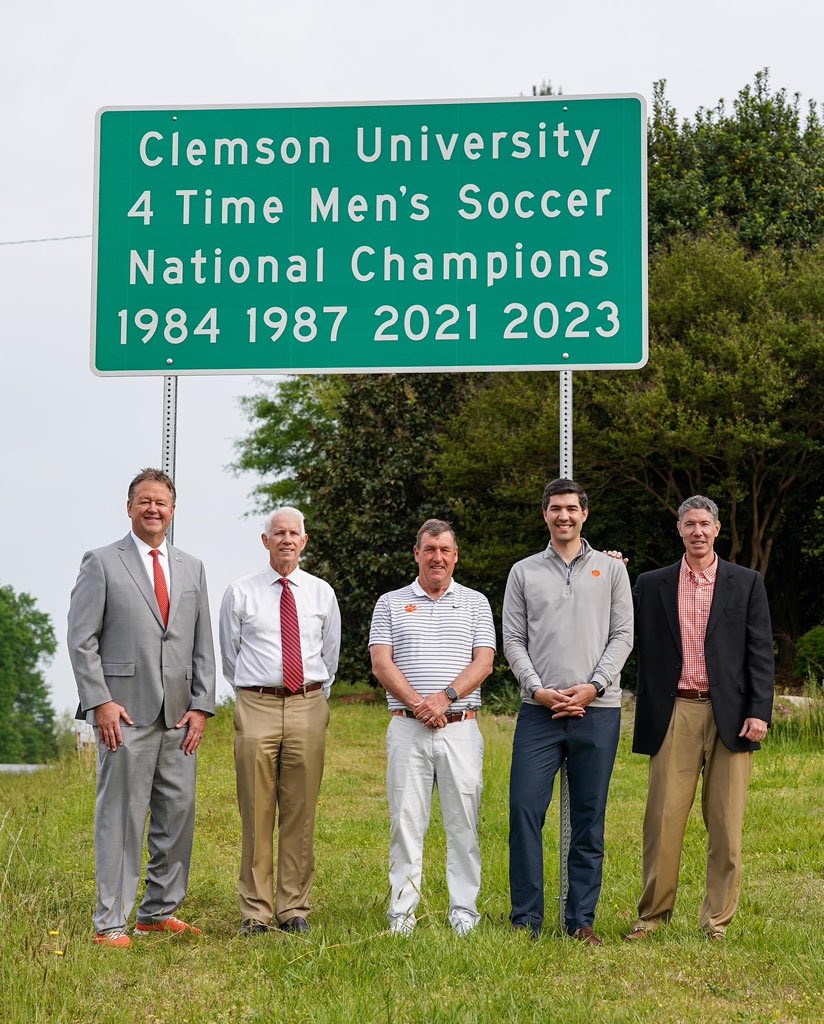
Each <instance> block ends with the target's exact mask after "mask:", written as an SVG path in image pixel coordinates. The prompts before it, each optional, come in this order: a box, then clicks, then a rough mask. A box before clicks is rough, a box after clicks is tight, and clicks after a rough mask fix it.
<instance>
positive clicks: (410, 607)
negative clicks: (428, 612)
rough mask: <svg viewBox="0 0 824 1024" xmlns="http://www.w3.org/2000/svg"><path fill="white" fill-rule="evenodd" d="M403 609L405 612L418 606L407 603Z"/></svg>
mask: <svg viewBox="0 0 824 1024" xmlns="http://www.w3.org/2000/svg"><path fill="white" fill-rule="evenodd" d="M403 610H404V611H405V612H416V611H417V610H418V606H417V605H416V604H408V605H405V606H404V609H403Z"/></svg>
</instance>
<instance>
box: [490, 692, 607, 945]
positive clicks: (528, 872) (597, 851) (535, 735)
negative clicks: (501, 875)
mask: <svg viewBox="0 0 824 1024" xmlns="http://www.w3.org/2000/svg"><path fill="white" fill-rule="evenodd" d="M620 728H621V709H620V708H591V707H590V708H587V710H586V714H585V715H584V717H583V718H557V719H553V718H552V712H551V711H550V710H549V708H545V707H543V705H540V704H521V710H520V712H519V714H518V722H517V725H516V727H515V741H514V743H513V747H512V771H511V773H510V776H509V889H510V894H511V897H512V913H511V914H510V920H511V922H512V923H513V924H514V925H524V926H527V927H529V928H532V930H533V931H536V932H537V931H538V929H539V928H540V927H541V925H542V924H543V920H544V847H543V836H542V831H543V827H544V821H545V820H546V812H547V809H548V807H549V803H550V800H551V799H552V785H553V782H554V781H555V776H556V774H557V772H558V769H559V768H560V767H561V764H562V762H563V760H564V758H566V759H567V774H568V778H569V807H570V821H571V826H572V831H571V837H570V846H569V859H568V861H567V866H568V871H569V894H568V897H567V902H566V917H565V924H566V929H567V932H568V933H569V934H570V935H571V934H572V933H573V932H575V931H576V930H577V929H578V928H581V927H584V926H585V925H591V924H592V922H593V920H594V919H595V907H596V904H597V903H598V897H599V896H600V894H601V878H602V869H603V861H604V815H605V812H606V806H607V793H608V791H609V780H610V776H611V775H612V768H613V765H614V764H615V753H616V751H617V749H618V735H619V732H620Z"/></svg>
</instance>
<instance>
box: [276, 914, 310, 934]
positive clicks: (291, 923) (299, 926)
mask: <svg viewBox="0 0 824 1024" xmlns="http://www.w3.org/2000/svg"><path fill="white" fill-rule="evenodd" d="M280 930H281V931H282V932H308V931H309V922H308V921H307V920H306V918H305V917H290V918H289V920H288V921H283V922H282V924H281V926H280Z"/></svg>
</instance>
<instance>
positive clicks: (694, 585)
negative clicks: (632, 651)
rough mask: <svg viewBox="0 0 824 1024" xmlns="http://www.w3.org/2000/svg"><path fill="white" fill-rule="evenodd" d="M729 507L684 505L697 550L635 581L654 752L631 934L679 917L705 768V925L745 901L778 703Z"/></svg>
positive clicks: (639, 735)
mask: <svg viewBox="0 0 824 1024" xmlns="http://www.w3.org/2000/svg"><path fill="white" fill-rule="evenodd" d="M720 528H721V524H720V522H719V520H718V506H717V505H716V504H715V502H714V501H711V500H710V499H709V498H705V497H703V496H702V495H696V496H695V497H692V498H688V499H687V500H686V501H685V502H684V503H683V504H682V505H681V507H680V508H679V509H678V533H679V534H680V536H681V539H682V540H683V542H684V548H685V553H684V555H683V557H682V558H681V560H680V561H679V562H676V563H675V564H674V565H669V566H667V567H666V568H664V569H656V570H655V571H654V572H645V573H642V574H641V575H640V576H639V577H638V580H637V581H636V584H635V587H634V588H633V599H634V602H635V628H636V636H637V640H636V647H637V650H638V656H639V668H638V693H637V703H636V712H635V735H634V740H633V746H632V749H633V750H634V751H635V752H636V753H638V754H649V755H650V765H649V790H648V794H647V809H646V814H645V816H644V855H643V892H642V894H641V900H640V903H639V905H638V920H637V921H636V922H635V925H634V927H633V930H632V931H631V932H630V933H629V934H628V935H627V936H626V939H627V941H635V940H638V939H643V938H645V937H647V936H649V935H650V934H651V933H652V932H654V931H655V930H656V929H657V928H659V927H660V926H661V925H664V924H666V923H667V922H668V921H669V919H670V917H671V916H672V911H673V907H674V906H675V894H676V890H677V888H678V869H679V865H680V860H681V848H682V845H683V841H684V830H685V828H686V823H687V817H688V815H689V812H690V808H691V807H692V804H693V800H694V798H695V790H696V788H697V785H698V779H699V776H701V775H703V785H702V790H701V807H702V811H703V816H704V824H705V826H706V829H707V833H708V848H707V888H706V895H705V898H704V902H703V905H702V907H701V912H700V918H699V923H700V925H701V928H702V929H703V931H704V933H705V934H706V935H707V937H708V938H710V939H722V938H723V937H724V933H725V931H726V928H727V925H728V924H729V923H730V921H731V920H732V918H733V915H734V914H735V911H736V908H737V906H738V896H739V889H740V882H741V842H742V832H743V824H744V806H745V803H746V798H747V788H748V786H749V780H750V771H751V767H752V752H753V751H754V750H757V749H758V748H759V747H760V742H759V741H760V740H762V739H764V737H765V735H766V733H767V726H768V724H769V722H770V716H771V713H772V701H773V687H774V663H773V642H772V628H771V625H770V612H769V607H768V605H767V594H766V591H765V589H764V581H763V579H762V578H761V576H760V575H759V573H757V572H755V571H754V570H752V569H746V568H744V567H742V566H740V565H733V564H732V563H730V562H725V561H724V560H723V559H721V558H719V557H718V556H717V554H716V553H715V550H714V545H715V538H716V537H717V536H718V532H719V530H720Z"/></svg>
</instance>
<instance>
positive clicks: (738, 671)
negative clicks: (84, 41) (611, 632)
mask: <svg viewBox="0 0 824 1024" xmlns="http://www.w3.org/2000/svg"><path fill="white" fill-rule="evenodd" d="M680 570H681V562H680V561H678V562H676V563H675V565H668V566H666V568H664V569H656V570H655V571H654V572H644V573H641V575H640V576H639V577H638V579H637V580H636V582H635V586H634V587H633V590H632V597H633V601H634V603H635V632H636V638H637V639H636V650H637V651H638V658H639V666H638V693H637V702H636V706H635V733H634V736H633V742H632V749H633V750H634V751H635V753H637V754H656V753H657V752H658V750H659V748H660V746H661V744H662V743H663V742H664V736H665V735H666V732H667V728H668V726H669V723H670V719H671V718H672V711H673V707H674V706H675V692H676V689H677V688H678V679H679V677H680V675H681V629H680V626H679V624H678V574H679V572H680ZM704 654H705V657H706V659H707V674H708V676H709V681H710V697H711V698H712V712H713V715H714V717H715V724H716V726H717V728H718V735H719V736H720V737H721V741H722V742H723V744H724V746H725V747H728V748H729V749H730V750H733V751H742V750H757V749H758V748H759V747H760V745H761V744H760V743H754V742H751V741H749V740H744V739H740V738H739V736H738V733H739V732H740V731H741V726H742V725H743V724H744V719H745V718H761V719H763V720H764V721H765V722H767V723H768V724H769V722H770V719H771V716H772V702H773V690H774V685H775V665H774V659H773V639H772V626H771V623H770V609H769V606H768V605H767V592H766V590H765V589H764V581H763V579H762V578H761V575H760V573H757V572H755V571H754V570H753V569H745V568H744V567H743V566H740V565H733V564H732V563H731V562H725V561H724V560H723V559H722V558H719V559H718V569H717V573H716V577H715V592H714V594H713V599H712V606H711V608H710V616H709V620H708V621H707V635H706V639H705V640H704Z"/></svg>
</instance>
